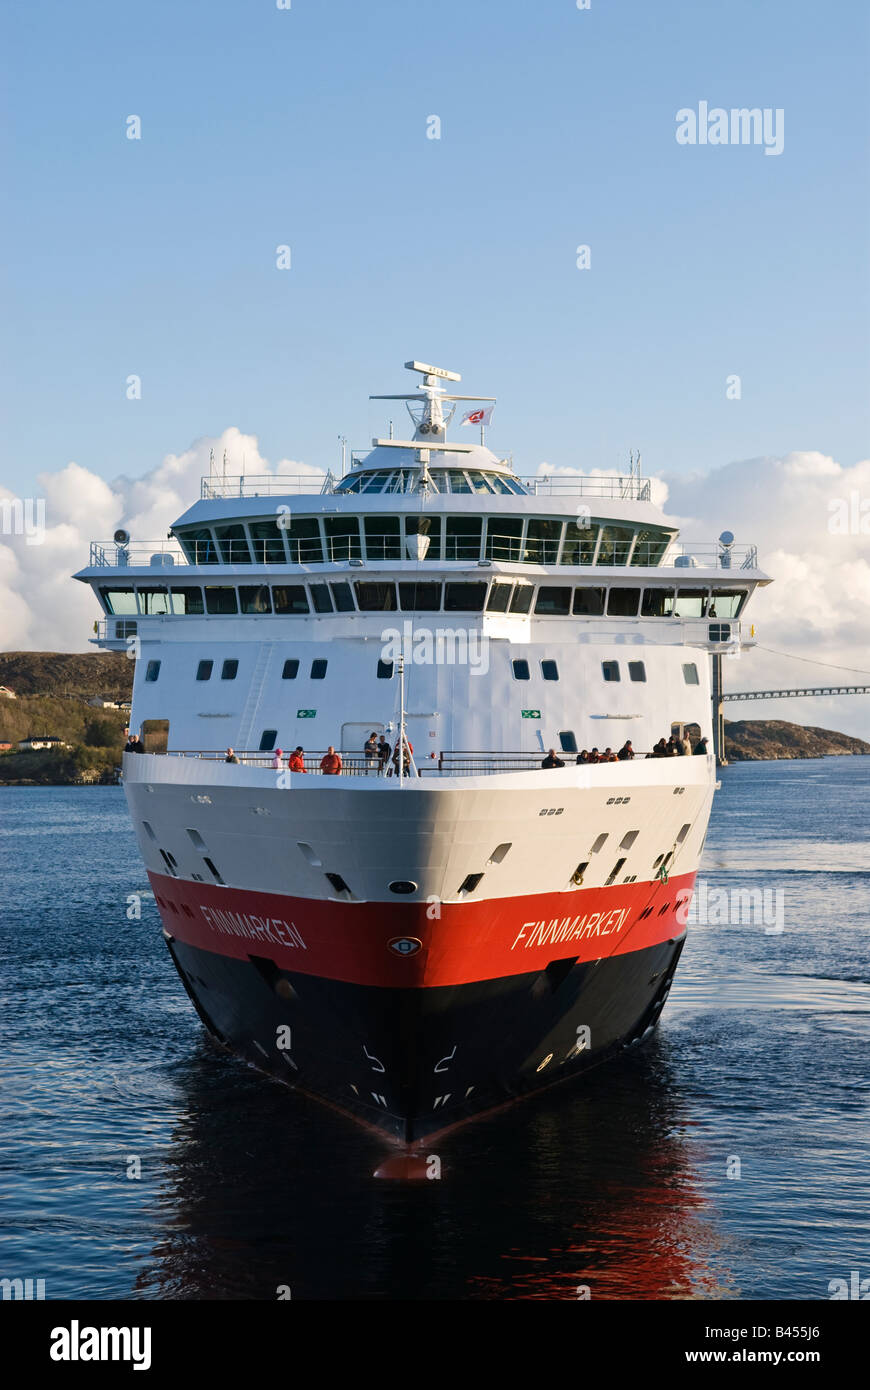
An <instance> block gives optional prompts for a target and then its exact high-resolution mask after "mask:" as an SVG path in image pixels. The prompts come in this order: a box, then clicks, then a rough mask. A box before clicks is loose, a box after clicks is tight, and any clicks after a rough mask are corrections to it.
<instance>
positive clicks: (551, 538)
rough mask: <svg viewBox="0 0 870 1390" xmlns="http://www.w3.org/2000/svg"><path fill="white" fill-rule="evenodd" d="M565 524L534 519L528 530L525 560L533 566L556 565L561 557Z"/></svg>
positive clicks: (545, 519) (544, 519)
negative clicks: (561, 542) (560, 551)
mask: <svg viewBox="0 0 870 1390" xmlns="http://www.w3.org/2000/svg"><path fill="white" fill-rule="evenodd" d="M563 525H564V523H563V522H561V521H556V520H555V518H553V519H552V520H551V519H549V518H544V517H532V519H531V520H530V522H529V524H528V528H527V530H526V550H525V556H524V558H525V560H526V563H527V564H532V565H555V563H556V560H557V558H558V555H559V542H560V540H561V539H562V527H563Z"/></svg>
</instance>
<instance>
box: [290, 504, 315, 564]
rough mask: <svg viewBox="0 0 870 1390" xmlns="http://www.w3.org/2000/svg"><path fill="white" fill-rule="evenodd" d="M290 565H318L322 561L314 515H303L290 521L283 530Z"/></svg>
mask: <svg viewBox="0 0 870 1390" xmlns="http://www.w3.org/2000/svg"><path fill="white" fill-rule="evenodd" d="M285 516H286V513H285ZM284 538H285V540H286V541H287V554H288V555H289V557H290V563H291V565H320V564H322V563H323V542H322V540H321V539H320V527H319V525H318V523H317V517H316V516H303V517H300V518H299V520H298V521H291V523H290V525H289V526H288V527H287V529H286V530H285V532H284Z"/></svg>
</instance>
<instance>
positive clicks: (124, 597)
mask: <svg viewBox="0 0 870 1390" xmlns="http://www.w3.org/2000/svg"><path fill="white" fill-rule="evenodd" d="M100 598H101V599H102V600H103V603H104V604H105V606H106V609H107V611H108V612H109V613H111V614H112V615H113V616H115V617H120V616H123V615H124V614H126V613H132V614H134V615H135V614H136V612H137V608H136V594H135V593H134V591H133V586H132V585H131V586H130V588H129V589H100Z"/></svg>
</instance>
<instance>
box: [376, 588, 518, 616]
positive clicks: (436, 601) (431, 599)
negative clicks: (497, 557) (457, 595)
mask: <svg viewBox="0 0 870 1390" xmlns="http://www.w3.org/2000/svg"><path fill="white" fill-rule="evenodd" d="M505 587H508V586H505ZM399 606H400V607H401V608H403V609H405V611H406V612H411V613H437V612H438V610H439V609H440V607H441V585H440V584H437V583H429V582H426V581H424V582H423V583H420V584H417V583H413V584H401V583H400V584H399Z"/></svg>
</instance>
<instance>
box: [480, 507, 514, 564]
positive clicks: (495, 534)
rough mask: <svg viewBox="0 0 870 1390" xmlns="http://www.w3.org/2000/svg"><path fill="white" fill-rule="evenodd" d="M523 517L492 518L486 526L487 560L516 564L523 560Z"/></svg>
mask: <svg viewBox="0 0 870 1390" xmlns="http://www.w3.org/2000/svg"><path fill="white" fill-rule="evenodd" d="M522 539H523V519H522V517H521V516H491V517H490V518H489V521H488V522H487V524H486V558H487V560H501V561H503V562H504V563H506V564H516V563H517V561H518V560H521V559H522V554H521V549H522Z"/></svg>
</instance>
